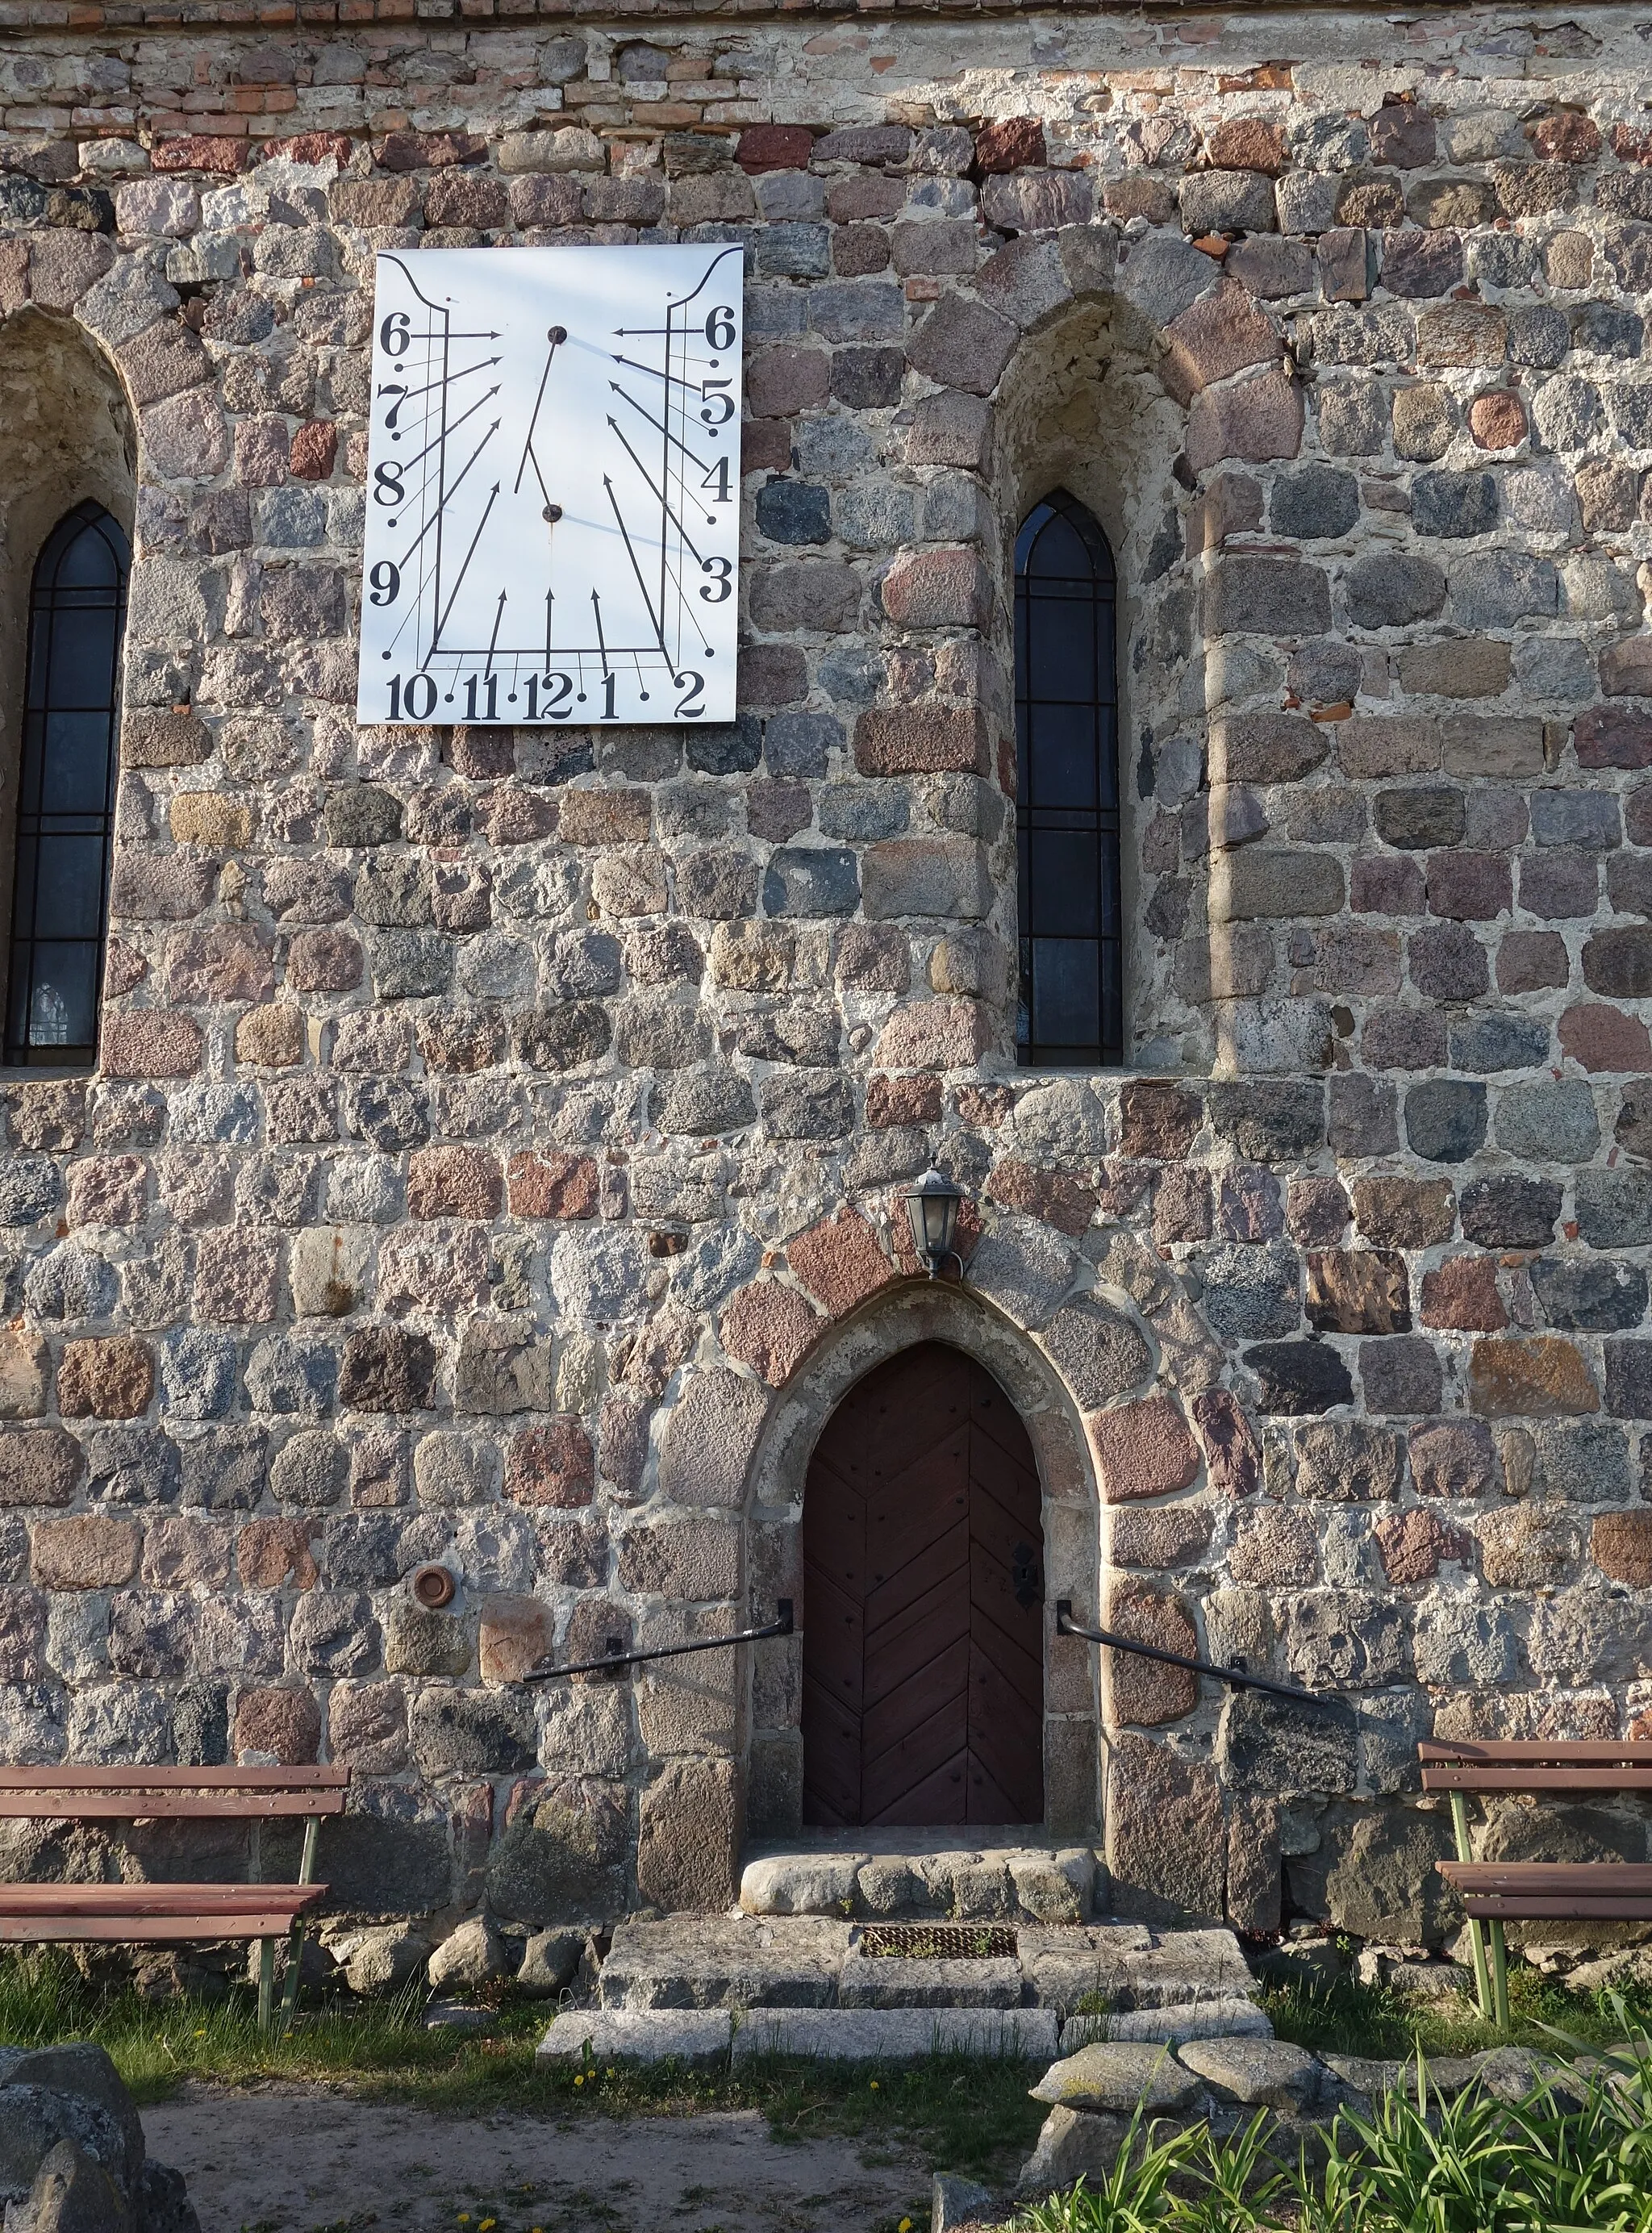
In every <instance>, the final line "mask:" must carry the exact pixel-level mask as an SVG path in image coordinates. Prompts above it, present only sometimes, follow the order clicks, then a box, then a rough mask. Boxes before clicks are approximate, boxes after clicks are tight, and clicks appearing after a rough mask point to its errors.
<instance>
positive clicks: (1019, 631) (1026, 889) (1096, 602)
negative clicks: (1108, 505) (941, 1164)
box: [1015, 489, 1124, 1068]
mask: <svg viewBox="0 0 1652 2233" xmlns="http://www.w3.org/2000/svg"><path fill="white" fill-rule="evenodd" d="M1116 622H1117V582H1116V577H1115V572H1114V567H1113V554H1112V552H1111V551H1110V550H1109V548H1108V545H1107V537H1105V536H1104V535H1103V534H1102V531H1101V529H1100V527H1099V526H1097V524H1096V521H1095V520H1094V518H1092V517H1091V516H1090V514H1089V512H1088V511H1086V510H1085V509H1084V507H1083V505H1082V504H1080V503H1079V502H1078V501H1077V499H1076V498H1074V497H1071V496H1069V495H1068V494H1067V492H1066V491H1065V490H1064V489H1058V490H1057V492H1055V494H1054V495H1052V496H1048V497H1046V498H1044V501H1043V502H1042V503H1041V504H1038V505H1035V506H1034V507H1033V509H1032V511H1031V512H1030V513H1029V514H1028V516H1027V518H1026V522H1025V524H1024V526H1023V527H1022V530H1021V532H1020V534H1019V535H1018V537H1016V545H1015V724H1016V743H1017V780H1016V827H1017V837H1018V868H1019V895H1020V897H1019V905H1020V926H1019V928H1020V966H1021V986H1020V999H1019V1003H1018V1012H1017V1021H1016V1039H1017V1051H1018V1056H1019V1058H1020V1060H1021V1061H1022V1062H1024V1063H1028V1064H1083V1065H1089V1066H1092V1067H1095V1068H1102V1067H1104V1066H1106V1065H1108V1064H1118V1063H1122V1061H1123V1059H1124V954H1123V930H1122V914H1123V910H1122V877H1121V866H1120V858H1119V782H1118V676H1117V670H1116V661H1115V632H1116Z"/></svg>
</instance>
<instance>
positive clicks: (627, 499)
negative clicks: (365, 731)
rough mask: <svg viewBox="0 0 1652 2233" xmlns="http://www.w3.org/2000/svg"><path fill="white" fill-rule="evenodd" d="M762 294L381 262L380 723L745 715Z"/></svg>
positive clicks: (679, 254) (374, 696)
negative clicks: (747, 486) (752, 422)
mask: <svg viewBox="0 0 1652 2233" xmlns="http://www.w3.org/2000/svg"><path fill="white" fill-rule="evenodd" d="M742 276H743V265H742V251H741V250H740V249H739V248H738V246H733V245H729V246H722V245H712V246H709V247H707V246H702V247H654V246H639V247H634V248H627V247H617V248H519V249H488V248H441V249H427V250H424V251H412V252H406V251H400V250H394V251H386V252H385V253H383V254H381V255H380V257H379V258H378V272H377V282H376V290H375V297H374V334H373V400H372V416H371V420H370V422H369V434H368V445H367V528H366V534H365V537H364V545H363V556H362V597H361V667H360V670H359V677H358V684H357V700H356V715H357V719H360V720H361V721H364V722H380V721H397V722H433V721H434V722H449V721H465V722H488V721H497V722H511V723H524V724H526V723H538V722H574V723H582V722H593V723H605V722H612V723H615V724H621V723H627V722H675V721H681V722H692V721H699V722H706V721H730V720H732V719H733V718H734V710H735V708H734V671H735V645H736V597H735V589H736V581H737V569H738V562H739V494H740V471H739V451H738V446H739V437H740V346H741V309H742V285H741V282H742Z"/></svg>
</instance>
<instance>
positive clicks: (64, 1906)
mask: <svg viewBox="0 0 1652 2233" xmlns="http://www.w3.org/2000/svg"><path fill="white" fill-rule="evenodd" d="M326 1891H327V1886H326V1885H291V1884H233V1885H218V1884H206V1885H192V1884H133V1885H119V1884H116V1885H111V1884H91V1885H88V1884H26V1885H13V1884H0V1915H166V1914H185V1913H187V1914H191V1915H193V1914H205V1913H206V1912H208V1911H211V1912H217V1911H218V1910H220V1909H222V1910H223V1911H224V1912H226V1913H230V1914H233V1913H234V1912H235V1911H236V1910H237V1909H244V1908H267V1907H274V1906H290V1907H294V1908H300V1907H313V1906H314V1905H315V1902H316V1901H317V1900H318V1899H320V1898H322V1897H323V1895H324V1894H325V1892H326Z"/></svg>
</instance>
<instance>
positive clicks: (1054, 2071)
mask: <svg viewBox="0 0 1652 2233" xmlns="http://www.w3.org/2000/svg"><path fill="white" fill-rule="evenodd" d="M1031 2091H1032V2098H1033V2100H1035V2101H1052V2102H1054V2103H1055V2104H1056V2105H1057V2106H1058V2107H1060V2108H1063V2109H1083V2110H1087V2111H1089V2112H1090V2113H1092V2114H1095V2113H1102V2114H1106V2115H1110V2116H1115V2117H1126V2118H1128V2117H1130V2116H1133V2115H1134V2114H1135V2106H1136V2104H1137V2103H1138V2102H1141V2104H1142V2105H1143V2106H1144V2109H1145V2112H1146V2113H1147V2114H1148V2116H1150V2117H1163V2116H1168V2115H1169V2114H1171V2113H1173V2112H1174V2111H1175V2110H1177V2109H1188V2108H1191V2107H1192V2106H1193V2103H1194V2102H1195V2101H1197V2100H1198V2099H1199V2096H1200V2082H1199V2080H1198V2079H1197V2078H1196V2077H1195V2076H1194V2075H1193V2072H1192V2071H1191V2070H1184V2069H1183V2067H1182V2066H1181V2065H1180V2063H1179V2062H1178V2061H1177V2060H1176V2059H1175V2057H1174V2055H1173V2054H1171V2053H1170V2051H1169V2049H1168V2048H1167V2047H1152V2046H1137V2045H1135V2044H1133V2043H1127V2042H1123V2041H1120V2042H1119V2043H1117V2044H1109V2045H1107V2046H1096V2047H1080V2049H1079V2051H1078V2053H1077V2054H1070V2055H1068V2056H1067V2057H1066V2058H1065V2059H1064V2060H1062V2061H1060V2062H1052V2063H1051V2064H1050V2067H1049V2069H1048V2070H1046V2071H1045V2073H1044V2076H1043V2077H1042V2078H1041V2079H1040V2080H1038V2083H1037V2085H1036V2086H1035V2087H1033V2088H1032V2089H1031ZM1046 2129H1047V2127H1046ZM1075 2176H1076V2174H1075Z"/></svg>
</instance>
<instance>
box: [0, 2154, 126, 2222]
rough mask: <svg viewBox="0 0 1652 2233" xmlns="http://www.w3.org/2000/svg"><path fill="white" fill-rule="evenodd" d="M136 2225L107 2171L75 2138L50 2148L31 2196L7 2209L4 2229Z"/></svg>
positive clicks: (122, 2194) (37, 2175)
mask: <svg viewBox="0 0 1652 2233" xmlns="http://www.w3.org/2000/svg"><path fill="white" fill-rule="evenodd" d="M135 2223H136V2221H135V2219H134V2217H133V2211H132V2210H131V2208H130V2206H129V2204H128V2203H127V2197H126V2195H125V2194H124V2193H123V2192H122V2191H121V2190H120V2187H119V2186H118V2185H117V2184H115V2182H114V2179H113V2178H111V2177H110V2175H109V2173H108V2171H107V2170H106V2169H105V2168H104V2166H103V2165H101V2163H99V2162H98V2161H97V2159H96V2158H95V2157H94V2156H90V2155H88V2153H87V2152H86V2151H85V2150H84V2149H83V2148H81V2147H79V2146H77V2145H75V2142H74V2141H73V2140H59V2141H58V2142H57V2143H56V2144H55V2146H53V2147H52V2148H50V2149H49V2150H48V2152H47V2153H46V2155H45V2156H44V2157H43V2158H42V2161H41V2165H40V2169H39V2170H38V2171H36V2174H35V2177H34V2181H33V2183H32V2184H31V2185H30V2187H29V2195H28V2198H27V2200H26V2201H24V2202H23V2203H22V2204H20V2205H16V2206H14V2207H12V2208H10V2209H8V2210H7V2211H6V2233H132V2229H133V2227H134V2225H135Z"/></svg>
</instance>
